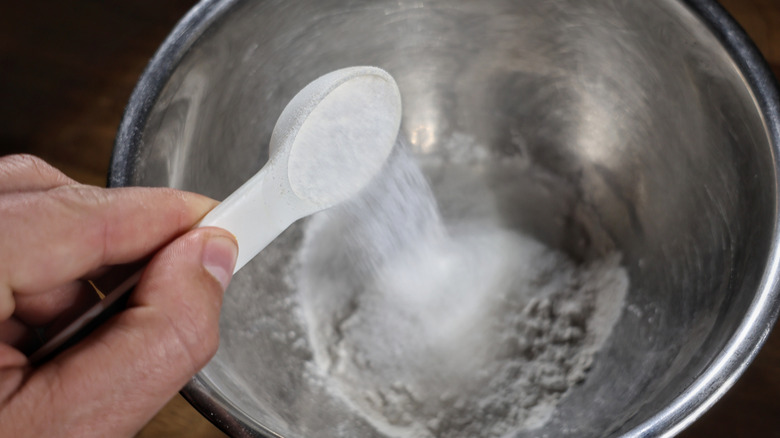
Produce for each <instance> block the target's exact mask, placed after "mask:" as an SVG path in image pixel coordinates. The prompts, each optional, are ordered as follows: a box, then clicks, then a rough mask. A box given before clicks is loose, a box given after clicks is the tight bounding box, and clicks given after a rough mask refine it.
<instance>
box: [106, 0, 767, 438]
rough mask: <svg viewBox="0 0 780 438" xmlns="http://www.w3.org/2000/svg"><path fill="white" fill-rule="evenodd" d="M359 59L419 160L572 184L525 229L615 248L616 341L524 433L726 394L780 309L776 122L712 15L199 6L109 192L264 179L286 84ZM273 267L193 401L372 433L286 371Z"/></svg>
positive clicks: (404, 1)
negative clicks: (400, 115)
mask: <svg viewBox="0 0 780 438" xmlns="http://www.w3.org/2000/svg"><path fill="white" fill-rule="evenodd" d="M349 65H376V66H379V67H382V68H384V69H386V70H387V71H389V72H391V73H392V74H393V75H394V76H395V78H396V79H397V81H398V83H399V85H400V88H401V90H402V94H403V99H404V124H403V127H402V131H403V133H404V135H406V136H407V137H408V138H409V139H410V141H411V143H412V147H413V150H414V152H415V153H417V154H436V153H438V152H439V149H440V148H441V145H442V144H443V143H444V142H446V141H448V139H451V138H452V137H453V135H458V134H462V133H467V134H468V135H469V136H470V137H471V138H473V139H474V141H475V142H478V143H480V144H485V145H489V146H490V147H491V148H493V149H494V150H495V151H500V152H501V153H507V154H511V153H515V154H517V153H522V154H526V156H527V158H528V159H529V160H530V161H531V162H533V163H534V165H536V166H539V167H540V168H543V169H545V170H546V171H549V172H552V173H554V174H555V175H558V176H560V178H561V179H562V180H564V181H566V182H567V183H568V184H569V185H570V187H571V188H572V190H573V193H574V196H572V197H571V199H568V200H567V202H566V206H565V208H564V210H565V211H564V212H563V215H562V217H564V218H565V219H566V220H565V221H563V222H562V223H563V225H560V226H559V228H560V229H558V230H552V231H550V230H548V229H547V228H545V227H549V226H551V225H549V224H548V222H549V221H546V220H545V216H544V215H545V214H548V213H549V212H540V213H535V210H534V209H533V208H530V209H528V211H527V212H526V213H525V215H526V216H525V217H526V219H527V220H526V221H525V222H524V223H525V224H526V226H527V227H528V231H529V232H530V233H532V234H535V235H537V236H540V238H542V239H547V241H548V243H552V244H555V245H557V246H558V247H560V248H562V249H564V250H566V251H568V252H569V253H571V254H572V255H573V256H575V257H577V256H583V253H585V252H587V251H600V250H603V249H604V248H608V247H612V246H614V247H615V248H617V249H618V250H619V251H620V252H621V253H622V254H623V262H624V265H625V267H626V268H627V270H628V273H629V276H630V282H631V288H630V291H629V295H628V298H627V303H626V310H625V311H624V312H623V314H622V316H621V318H620V320H619V321H618V323H617V326H616V328H615V330H614V333H613V335H612V336H611V337H610V338H609V340H608V341H607V343H606V345H605V347H604V348H603V349H602V351H601V352H600V353H599V354H598V356H597V357H596V361H595V364H594V366H593V369H592V370H591V371H590V373H589V374H588V375H587V378H586V380H585V381H584V382H583V383H582V384H581V385H579V386H577V387H575V388H574V389H572V390H571V391H570V393H569V394H567V396H566V397H565V398H564V399H563V400H562V402H561V404H560V405H559V408H558V410H557V412H556V414H555V415H554V417H553V418H552V420H551V421H550V422H549V423H548V424H547V425H546V426H545V427H544V428H543V429H541V430H537V431H533V432H525V433H520V434H519V436H555V437H562V436H570V437H579V438H582V437H605V436H610V437H612V436H635V437H639V436H658V435H664V436H669V435H674V434H675V433H677V432H679V431H680V430H682V429H683V428H684V427H685V426H686V425H688V424H690V423H691V422H692V421H693V420H694V419H696V418H697V417H698V416H700V415H701V414H702V413H703V412H704V411H705V410H706V409H707V408H708V407H709V406H711V405H712V404H713V403H714V402H715V401H716V400H717V399H718V398H719V397H720V396H721V395H722V394H723V393H724V392H725V391H726V390H727V389H728V388H729V387H730V386H731V385H732V384H733V383H734V381H735V379H737V377H738V376H739V375H740V374H741V373H742V371H743V370H744V369H745V367H746V366H747V365H748V363H749V362H750V360H751V359H752V358H753V356H754V355H755V354H756V351H757V350H758V348H759V347H760V346H761V344H762V342H763V341H764V339H765V338H766V336H767V334H768V332H769V330H770V329H771V327H772V326H773V323H774V321H775V318H776V316H777V309H778V290H777V281H778V274H777V273H778V262H779V261H780V257H779V255H780V254H778V234H777V232H778V217H777V211H778V206H779V205H778V176H777V156H778V155H777V154H778V144H779V143H778V141H780V119H779V118H778V93H777V89H776V85H775V82H774V80H773V79H772V76H771V74H770V73H769V70H768V69H767V67H766V65H765V63H764V61H763V60H762V59H761V57H760V55H758V53H757V51H756V49H755V48H754V47H753V45H752V44H751V43H750V42H749V41H748V40H747V38H746V36H745V35H744V33H743V32H742V31H741V30H740V29H739V28H738V27H737V25H736V24H735V23H734V22H733V21H732V20H731V19H730V18H729V17H728V16H727V15H726V13H725V12H724V11H723V10H722V9H721V8H720V7H719V6H718V5H716V4H715V2H713V1H710V0H688V1H680V0H656V1H627V0H590V1H582V0H555V1H548V0H490V1H487V0H486V1H479V2H477V1H470V0H392V1H391V0H376V1H352V0H300V1H282V0H263V1H237V0H222V1H220V0H214V1H203V2H201V3H200V4H198V5H197V6H196V7H195V8H193V10H192V11H191V12H190V13H189V14H188V15H187V16H186V17H185V18H184V19H183V20H182V22H181V23H180V24H179V25H178V26H177V27H176V29H175V30H174V31H173V33H172V34H171V35H170V36H169V38H168V39H167V40H166V42H165V44H164V45H163V47H162V48H161V49H160V51H159V52H158V53H157V55H156V56H155V57H154V59H153V60H152V62H151V64H150V65H149V67H148V69H147V70H146V72H145V73H144V75H143V77H142V78H141V81H140V83H139V85H138V87H137V89H136V90H135V93H134V94H133V96H132V98H131V101H130V104H129V106H128V109H127V112H126V114H125V117H124V119H123V122H122V125H121V127H120V130H119V134H118V138H117V141H116V148H115V151H114V157H113V161H112V166H111V174H110V184H111V185H112V186H125V185H161V186H172V187H177V188H182V189H187V190H193V191H197V192H201V193H204V194H207V195H210V196H213V197H215V198H222V197H224V196H225V195H227V194H228V193H229V192H231V191H232V190H233V189H234V188H236V187H237V186H238V185H240V183H242V182H243V181H244V180H245V179H247V178H248V177H249V176H250V175H252V174H253V173H254V172H255V171H256V170H257V169H259V168H260V167H261V166H262V164H263V163H264V161H265V160H266V158H267V150H266V146H265V145H267V144H268V139H269V137H270V133H271V129H272V127H273V124H274V122H275V120H276V118H277V117H278V115H279V113H280V112H281V110H282V108H283V106H284V105H285V104H286V102H287V101H289V99H290V98H291V97H292V96H293V95H294V93H295V92H297V91H298V90H299V89H300V88H301V87H302V86H303V85H305V84H306V83H308V82H309V81H311V80H313V79H314V78H316V77H317V76H319V75H321V74H323V73H325V72H328V71H331V70H335V69H337V68H340V67H344V66H349ZM507 145H515V146H518V145H519V146H518V147H517V148H514V149H512V150H509V149H511V148H507ZM511 207H512V206H511V205H507V206H506V210H507V211H508V212H511V211H514V209H513V208H511ZM508 214H509V213H508ZM513 214H514V213H513ZM534 215H537V216H538V217H537V216H534ZM521 222H522V221H521ZM595 225H597V226H595ZM597 230H602V231H601V232H599V231H597ZM548 231H550V232H548ZM550 236H552V237H550ZM293 237H294V236H293ZM293 237H288V238H293ZM282 258H283V257H282ZM281 262H283V260H282V261H280V260H270V259H269V258H268V257H266V259H264V260H257V262H256V263H254V264H253V265H251V266H249V267H248V268H247V269H245V270H244V271H242V272H240V273H239V274H238V276H237V277H236V278H235V280H234V283H233V284H232V285H231V288H230V290H229V291H228V294H227V296H226V298H225V300H226V302H225V310H224V313H223V319H222V339H221V342H222V343H221V347H220V351H219V353H218V354H217V357H216V358H215V359H214V360H213V361H212V362H211V363H210V364H209V365H208V366H207V367H206V369H205V370H203V371H202V372H201V373H199V374H198V375H197V376H196V377H195V378H194V380H193V381H192V382H191V383H190V384H189V385H188V387H187V388H186V389H185V390H184V394H185V396H186V397H187V398H188V399H189V400H190V401H191V402H192V403H193V404H194V405H195V407H196V408H198V409H199V410H200V411H201V412H202V413H203V414H204V415H205V416H206V417H207V418H209V419H210V420H212V421H213V422H214V423H215V424H217V425H218V426H219V427H221V428H222V429H223V430H225V431H226V432H227V433H229V434H232V435H234V436H285V437H290V438H293V437H300V436H304V435H308V436H336V435H339V434H341V435H345V436H350V435H351V436H372V432H371V431H370V430H369V429H365V428H364V426H361V425H360V424H358V423H359V422H358V421H357V420H354V421H353V420H350V421H351V422H350V421H347V422H346V423H345V421H342V420H344V417H343V416H344V415H345V414H344V413H342V412H338V411H337V410H334V409H332V408H331V407H329V406H328V405H327V404H318V403H317V401H316V397H315V398H312V397H313V396H310V394H309V393H308V392H307V389H306V388H305V385H303V384H302V382H301V378H300V376H297V377H296V372H297V371H296V370H292V369H290V365H289V364H290V359H289V358H288V356H291V355H292V356H295V355H296V354H304V355H305V352H304V353H301V352H300V351H297V350H295V349H294V348H292V347H290V348H285V347H284V346H285V345H290V344H292V343H293V342H292V341H293V340H294V339H297V338H298V337H299V336H300V333H295V332H294V330H292V329H290V330H288V327H286V326H285V324H286V322H285V321H284V317H282V316H279V318H275V317H274V316H275V315H284V314H285V312H288V311H289V309H288V307H289V300H285V299H284V297H283V296H280V294H281V293H282V292H280V291H283V290H284V287H283V286H282V285H279V286H278V288H274V287H273V285H270V286H269V285H268V284H267V281H266V282H265V283H264V282H263V281H262V280H263V279H264V278H266V277H267V276H268V275H269V272H271V270H272V269H273V268H274V266H277V265H278V264H279V263H281ZM260 285H262V287H260ZM258 289H261V290H258ZM258 303H260V304H258ZM286 306H287V307H286ZM285 336H288V338H285ZM269 338H275V339H276V343H273V342H271V341H270V340H268V339H269ZM304 359H305V358H304ZM298 371H300V370H298ZM345 424H346V425H345ZM337 425H338V428H337ZM350 427H351V428H352V429H350ZM361 427H363V428H362V429H361Z"/></svg>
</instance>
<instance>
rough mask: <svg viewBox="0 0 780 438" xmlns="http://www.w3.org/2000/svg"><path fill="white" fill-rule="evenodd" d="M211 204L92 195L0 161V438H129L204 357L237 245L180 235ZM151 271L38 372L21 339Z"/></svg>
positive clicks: (31, 166) (98, 191)
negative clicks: (112, 283)
mask: <svg viewBox="0 0 780 438" xmlns="http://www.w3.org/2000/svg"><path fill="white" fill-rule="evenodd" d="M215 204H216V202H215V201H213V200H211V199H208V198H205V197H202V196H199V195H195V194H192V193H186V192H181V191H176V190H172V189H150V188H121V189H103V188H98V187H92V186H85V185H81V184H78V183H76V182H75V181H73V180H71V179H69V178H68V177H66V176H65V175H64V174H62V173H61V172H59V171H58V170H56V169H54V168H53V167H51V166H49V165H48V164H46V163H45V162H43V161H41V160H40V159H38V158H35V157H32V156H24V155H14V156H7V157H2V158H0V436H13V437H17V438H24V437H43V436H45V437H60V436H64V437H70V436H73V437H130V436H133V435H134V434H135V433H136V432H137V431H138V430H140V428H141V427H142V426H143V425H144V424H146V423H147V422H148V421H149V419H151V417H152V416H154V414H155V413H156V412H157V411H158V410H160V409H161V408H162V407H163V405H165V403H166V402H167V401H168V400H169V399H170V398H171V397H172V396H173V395H175V394H176V392H177V391H178V390H179V389H181V387H182V386H183V385H184V384H185V383H186V382H187V381H188V380H189V379H190V378H191V377H192V376H193V374H195V373H196V372H197V371H198V370H199V369H200V368H202V367H203V366H204V365H205V364H206V363H207V362H208V360H209V359H210V358H211V357H212V356H213V355H214V354H215V352H216V350H217V344H218V341H219V333H218V320H219V311H220V307H221V303H222V295H223V293H224V290H225V287H227V284H228V283H229V281H230V275H231V273H232V271H233V266H234V263H235V257H236V254H237V243H236V241H235V239H234V238H233V236H232V235H231V234H230V233H228V232H227V231H225V230H222V229H219V228H202V229H196V230H190V229H191V227H192V226H193V225H194V224H195V223H196V222H197V221H198V220H199V219H200V218H201V217H203V215H205V214H206V212H207V211H208V210H210V209H211V208H213V207H214V205H215ZM147 258H150V259H149V260H150V261H149V263H148V265H147V267H146V269H145V270H144V273H143V275H142V277H141V280H140V282H139V283H138V285H137V286H136V288H135V290H134V291H133V293H132V295H131V297H130V300H129V304H128V308H127V309H126V310H124V311H122V312H121V313H119V314H118V315H116V316H114V317H113V318H112V319H110V320H109V321H108V322H106V323H105V324H104V325H102V326H101V327H100V328H99V329H98V330H96V331H95V332H93V333H91V334H90V335H89V336H88V337H87V338H85V339H84V340H82V341H81V342H80V343H78V344H76V345H75V346H73V347H71V348H70V349H68V350H66V351H64V352H63V353H61V354H59V355H58V356H56V357H55V358H53V359H52V360H50V361H49V362H46V363H44V364H43V365H41V366H39V367H32V366H31V365H30V364H29V363H28V360H27V356H26V355H25V353H24V352H25V351H32V350H33V349H34V348H35V347H36V345H40V340H39V339H38V337H37V335H36V334H35V333H34V332H33V329H34V328H43V329H44V330H45V329H46V328H50V327H52V326H55V327H56V326H57V324H58V323H60V324H61V323H63V322H67V321H64V320H66V319H68V318H69V317H72V315H73V314H74V313H75V314H78V312H79V311H83V309H84V308H85V306H88V305H89V304H91V303H92V302H94V301H95V300H97V299H98V298H96V293H95V292H94V291H93V290H91V287H89V286H88V284H87V283H86V282H85V281H83V280H84V279H91V278H97V277H100V276H102V275H107V274H108V273H110V269H107V268H106V267H110V266H113V265H121V264H126V263H130V262H134V261H139V260H144V259H147Z"/></svg>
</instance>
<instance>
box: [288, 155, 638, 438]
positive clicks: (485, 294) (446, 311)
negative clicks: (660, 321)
mask: <svg viewBox="0 0 780 438" xmlns="http://www.w3.org/2000/svg"><path fill="white" fill-rule="evenodd" d="M490 159H491V158H490V157H487V156H486V157H482V158H480V159H479V160H482V161H483V162H478V163H474V162H468V163H457V162H455V163H453V162H450V163H448V164H447V165H448V166H455V171H453V172H449V173H448V174H447V175H449V176H446V177H443V179H442V178H440V179H439V180H438V181H437V182H436V184H437V185H436V187H435V188H439V187H444V188H447V187H449V188H452V187H455V189H454V190H458V191H461V192H462V193H458V194H459V195H461V196H456V197H452V196H449V197H447V199H450V200H451V199H457V200H458V201H453V202H454V204H458V203H460V204H462V205H445V206H442V207H444V208H445V209H446V210H448V211H457V212H458V214H457V215H455V216H456V217H455V218H450V219H448V220H446V221H445V220H443V219H442V217H441V215H440V214H439V208H438V206H437V204H436V201H435V199H434V196H433V192H432V191H431V188H430V187H429V185H428V182H427V181H426V179H425V177H424V176H423V174H422V173H421V171H420V169H419V167H418V166H417V164H416V163H415V162H414V161H413V160H412V159H411V157H410V156H409V155H407V153H406V152H405V151H404V150H403V148H402V149H399V150H397V151H396V152H395V153H394V155H393V156H391V158H390V161H389V163H388V167H387V168H386V170H385V171H384V173H383V174H381V175H380V178H379V179H378V180H377V181H375V183H374V184H373V186H372V187H371V188H370V190H368V192H367V193H366V194H365V195H364V196H362V197H361V198H360V199H357V200H355V201H354V202H351V203H349V204H348V205H345V206H344V207H339V208H336V209H333V210H330V211H328V212H326V213H325V214H321V215H318V216H316V217H314V218H312V219H311V220H310V221H309V223H308V224H307V226H306V230H305V237H304V241H303V244H302V247H301V250H300V254H299V263H300V268H299V272H298V273H297V275H296V277H297V278H298V290H299V300H300V303H301V309H302V313H303V315H304V319H305V322H306V325H307V331H308V334H309V340H310V344H311V347H312V350H313V353H314V355H313V365H314V369H315V370H316V372H318V373H319V374H321V375H322V377H323V379H324V381H325V382H327V383H326V385H327V387H328V388H329V389H330V390H331V391H332V392H333V393H334V394H335V395H336V396H337V398H339V399H341V400H342V401H343V402H344V403H346V404H347V405H348V406H350V407H351V408H352V409H353V410H354V411H355V412H356V413H358V414H359V415H361V416H362V417H364V418H365V419H367V420H368V421H369V422H370V423H371V424H372V425H373V426H374V427H375V428H376V429H377V430H378V431H380V432H382V433H384V434H385V435H387V436H390V437H412V438H416V437H420V438H423V437H425V438H428V437H452V438H455V437H464V438H465V437H469V438H474V437H500V436H504V435H505V434H507V433H510V432H512V431H515V430H519V429H532V428H536V427H539V426H542V425H543V424H544V423H545V422H546V421H547V420H548V419H549V418H550V416H551V415H552V413H553V412H554V410H555V407H556V405H557V403H558V402H559V401H560V399H561V398H562V397H563V396H564V395H565V394H566V392H567V391H568V390H569V388H571V387H572V386H574V385H576V384H577V383H578V382H580V381H582V380H583V379H584V378H585V376H586V373H587V370H588V369H589V367H590V366H591V363H592V360H593V355H594V353H595V352H596V351H597V350H598V348H599V347H600V346H601V345H602V343H603V342H604V340H605V339H606V337H607V336H608V334H609V332H610V331H611V329H612V326H613V325H614V323H615V321H616V319H617V317H618V316H619V314H620V310H621V308H622V302H623V299H624V296H625V293H626V289H627V276H626V273H625V271H624V270H623V269H622V268H621V267H620V266H619V258H618V257H617V256H611V257H607V258H605V259H603V260H598V261H595V262H592V263H589V264H586V265H578V264H576V263H574V262H573V261H572V260H570V259H569V258H568V257H567V256H566V255H565V254H563V253H561V252H558V251H556V250H553V249H550V248H548V247H546V246H544V245H543V244H541V243H539V242H537V241H536V240H534V239H532V238H530V237H528V236H525V235H523V234H520V233H519V232H517V231H516V230H513V229H509V228H506V227H505V226H504V225H503V224H502V222H501V220H500V214H499V212H498V206H497V202H496V200H495V199H494V198H493V197H491V196H489V195H488V193H489V190H485V187H484V184H481V182H480V181H481V179H482V178H483V177H484V174H482V173H480V172H479V169H482V167H480V166H481V165H482V164H485V163H484V160H490ZM461 164H462V166H461V167H458V166H460V165H461ZM475 172H476V174H477V176H474V175H471V174H472V173H475ZM453 178H454V179H456V180H457V181H453V180H451V179H453Z"/></svg>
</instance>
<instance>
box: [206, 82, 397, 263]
mask: <svg viewBox="0 0 780 438" xmlns="http://www.w3.org/2000/svg"><path fill="white" fill-rule="evenodd" d="M400 124H401V95H400V93H399V91H398V86H397V85H396V84H395V81H394V80H393V78H392V77H391V76H390V75H389V74H387V73H386V72H385V71H384V70H380V69H378V68H375V67H351V68H346V69H342V70H337V71H334V72H332V73H329V74H326V75H325V76H322V77H320V78H319V79H317V80H315V81H314V82H312V83H310V84H309V85H307V86H306V87H305V88H304V89H303V90H301V92H300V93H298V94H297V95H296V96H295V97H294V98H293V99H292V101H290V103H289V104H288V105H287V107H286V108H285V109H284V111H282V115H281V116H280V117H279V120H278V121H277V123H276V126H275V127H274V131H273V133H272V134H271V144H270V147H269V149H270V157H271V158H270V159H269V160H268V163H267V164H266V165H265V166H264V167H263V168H262V169H260V171H259V172H257V174H255V176H253V177H252V178H251V179H249V180H248V181H247V182H246V183H245V184H244V185H243V186H241V187H239V188H238V190H236V191H235V192H233V194H231V195H230V196H228V197H227V198H226V199H225V200H224V201H222V203H221V204H219V205H218V206H217V207H215V208H214V209H213V210H212V211H211V212H209V214H208V215H206V217H205V218H203V220H202V221H201V222H200V224H199V226H216V227H221V228H224V229H226V230H228V231H230V232H231V233H233V234H234V235H235V236H236V239H237V240H238V248H239V249H238V260H237V262H236V268H235V271H238V270H239V269H241V267H243V266H244V265H245V264H246V263H247V262H248V261H249V260H251V259H252V258H253V257H254V256H255V255H256V254H257V253H258V252H260V251H261V250H262V249H263V248H265V247H266V245H268V244H269V243H270V242H271V241H272V240H273V239H275V238H276V237H277V236H278V235H279V234H280V233H281V232H282V231H284V230H285V229H287V227H289V226H290V224H292V223H293V222H295V221H296V220H298V219H300V218H302V217H304V216H307V215H310V214H312V213H315V212H317V211H319V210H323V209H325V208H327V207H331V206H333V205H335V204H338V203H339V202H341V201H344V200H346V199H348V198H350V197H352V196H353V195H355V194H356V193H357V192H358V191H359V190H360V189H362V188H363V187H364V186H365V185H366V184H367V183H368V182H369V181H370V180H371V178H372V177H373V176H374V175H376V174H377V173H378V172H379V170H380V168H381V167H382V165H383V164H384V162H385V159H386V158H387V156H388V155H389V154H390V151H391V149H392V147H393V144H394V143H395V139H396V137H397V135H398V128H399V126H400Z"/></svg>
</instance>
